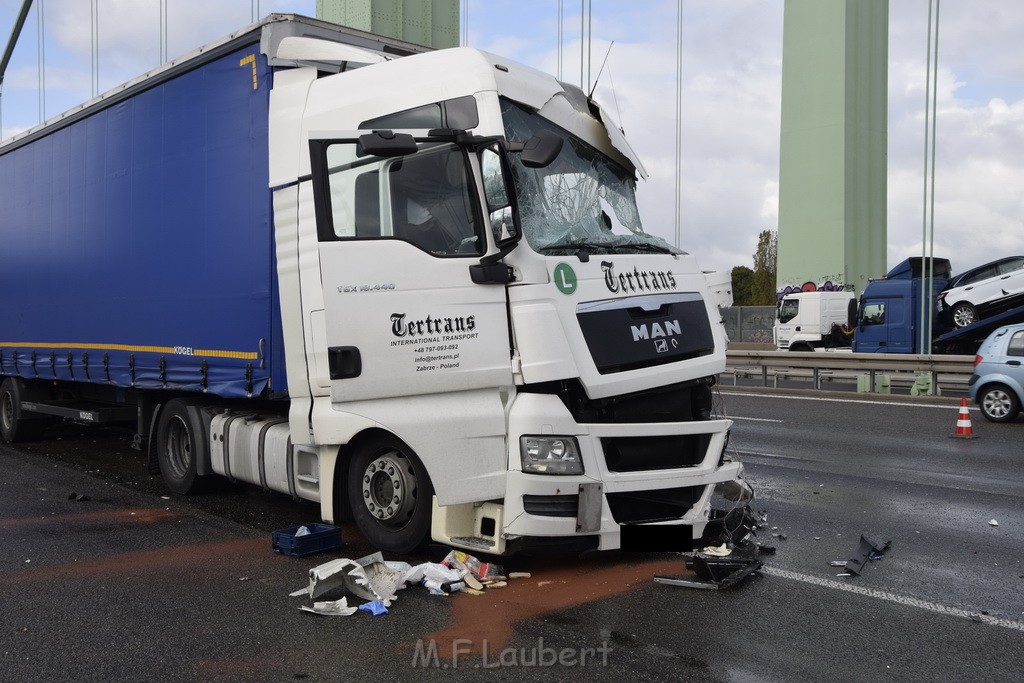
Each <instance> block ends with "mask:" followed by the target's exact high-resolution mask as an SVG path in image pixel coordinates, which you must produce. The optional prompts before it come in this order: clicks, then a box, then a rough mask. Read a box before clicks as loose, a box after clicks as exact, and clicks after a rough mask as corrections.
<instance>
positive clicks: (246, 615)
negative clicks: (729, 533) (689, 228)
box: [0, 389, 1024, 681]
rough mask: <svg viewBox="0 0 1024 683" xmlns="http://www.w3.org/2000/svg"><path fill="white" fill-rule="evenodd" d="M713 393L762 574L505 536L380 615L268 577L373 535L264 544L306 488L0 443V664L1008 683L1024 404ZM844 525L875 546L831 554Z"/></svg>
mask: <svg viewBox="0 0 1024 683" xmlns="http://www.w3.org/2000/svg"><path fill="white" fill-rule="evenodd" d="M722 399H723V401H724V403H723V409H724V410H725V411H726V412H727V413H728V414H729V415H730V416H731V417H733V418H734V419H735V420H736V423H735V426H734V429H733V434H732V440H731V448H732V449H733V450H734V451H735V453H736V454H737V455H738V456H739V457H741V458H742V459H743V460H744V462H745V463H746V464H747V468H748V477H749V479H750V480H751V482H752V484H753V486H754V487H755V489H756V491H757V494H758V498H757V500H756V501H755V503H754V507H755V508H756V509H758V510H762V511H764V512H765V513H766V515H767V519H768V522H767V524H768V526H767V527H766V528H765V529H763V530H762V531H761V532H760V539H761V540H762V541H763V542H765V543H771V544H773V545H775V546H776V547H777V553H776V554H775V555H773V556H770V557H768V558H766V559H767V562H766V566H765V568H764V571H763V575H762V576H760V577H754V578H752V579H751V580H749V581H747V582H745V583H743V584H741V585H739V586H737V587H735V588H732V589H729V590H725V591H699V590H693V589H687V588H676V587H670V586H663V585H657V584H655V583H653V582H652V580H651V579H652V577H653V575H654V574H656V573H679V572H680V571H681V569H682V565H681V562H680V560H679V558H678V557H675V556H671V555H656V556H634V555H624V554H618V553H612V554H607V555H602V556H597V557H587V558H582V559H579V558H565V557H563V558H554V559H547V560H530V559H516V558H511V559H508V560H506V561H505V566H506V569H508V570H509V571H516V570H524V571H529V572H531V578H529V579H518V580H514V581H513V582H512V584H511V585H510V586H509V588H507V589H504V590H503V591H493V592H491V593H488V594H487V595H484V596H470V595H466V594H459V595H455V596H452V597H448V598H443V597H434V596H430V595H428V594H427V593H426V592H425V591H423V590H421V589H418V588H409V589H406V590H405V591H402V592H400V593H399V599H398V601H397V602H396V603H395V604H394V605H393V606H392V609H391V611H390V613H389V614H387V615H384V616H378V617H372V616H370V615H369V614H366V613H358V614H356V615H353V616H351V617H337V618H324V617H317V616H314V615H310V614H307V613H304V612H301V611H300V610H299V609H298V607H299V605H302V604H307V603H308V600H304V599H303V598H291V597H289V596H288V594H289V593H290V592H291V591H292V590H295V589H297V588H301V587H302V586H303V585H304V584H305V583H306V578H305V576H306V572H307V570H308V569H309V568H310V567H312V566H315V565H316V564H319V563H320V562H324V561H327V560H329V559H332V558H334V557H338V556H341V555H345V556H350V557H359V556H361V555H363V554H366V553H368V552H370V551H371V550H372V549H371V548H368V547H367V546H366V544H365V543H364V542H363V541H362V539H360V538H359V537H358V534H357V533H356V532H355V530H354V529H352V528H350V526H347V525H346V526H345V527H344V529H343V535H344V537H345V539H346V542H347V546H346V547H345V548H344V550H343V552H341V553H331V554H323V555H317V556H313V557H310V558H289V557H284V556H281V555H277V554H275V553H273V552H271V551H270V534H271V532H272V531H273V530H275V529H281V528H285V527H289V526H295V525H297V524H299V523H302V522H307V521H315V520H316V507H315V506H310V505H308V504H306V505H303V504H297V503H294V502H292V501H290V500H289V499H287V498H286V497H284V496H280V495H271V494H264V493H262V492H260V491H257V490H255V489H253V488H251V487H227V488H226V489H225V490H224V491H221V492H218V493H215V494H212V495H206V496H199V497H173V498H171V497H167V498H165V497H164V496H166V494H165V493H164V491H163V489H162V487H161V485H160V482H159V480H158V479H153V478H151V477H149V475H148V474H147V473H146V470H145V464H144V462H143V460H142V458H141V457H140V455H139V454H138V453H136V452H134V451H131V450H130V449H129V448H128V447H127V444H128V443H129V439H128V437H127V436H126V435H123V434H118V433H114V432H99V431H91V430H85V429H84V428H78V427H74V426H68V427H65V428H64V429H63V430H62V432H60V433H59V434H58V435H56V436H54V437H52V438H50V439H49V440H47V441H42V442H37V443H34V444H26V445H24V446H20V447H18V448H17V449H13V448H10V447H3V446H0V539H2V541H3V542H2V545H0V600H2V601H3V609H2V610H0V680H4V681H8V680H9V681H37V680H38V681H44V680H45V681H52V680H75V681H92V680H104V681H111V680H132V681H136V680H161V681H175V680H260V681H262V680H268V681H280V680H344V679H349V678H353V677H355V676H357V675H358V676H361V677H366V676H372V677H374V678H380V679H392V680H393V679H399V680H406V679H420V678H424V679H449V678H458V679H469V680H476V679H480V678H483V677H485V676H486V677H487V678H496V679H499V680H538V679H539V680H567V679H573V680H584V679H586V680H612V679H620V680H652V681H653V680H659V681H660V680H695V681H705V680H708V681H805V680H829V679H835V680H843V681H861V680H863V681H877V680H880V679H881V680H900V681H904V680H920V681H932V680H956V679H965V680H986V681H1001V680H1005V681H1012V680H1020V673H1019V668H1020V661H1022V658H1024V550H1022V548H1024V543H1022V541H1024V474H1022V471H1024V467H1022V465H1021V458H1022V457H1024V448H1021V443H1022V438H1021V437H1022V436H1024V421H1022V420H1018V422H1017V423H1016V424H1010V425H993V424H990V423H987V422H984V421H983V420H981V419H980V417H979V416H978V414H977V413H976V412H974V413H972V417H973V426H974V430H975V432H976V433H977V434H978V435H979V438H978V439H975V440H971V441H962V440H954V439H950V438H949V437H948V435H949V434H950V433H952V432H953V431H954V427H955V423H956V416H957V407H956V404H955V403H954V402H950V401H944V402H939V403H938V404H937V405H932V406H929V405H922V404H923V403H924V402H922V401H920V400H915V401H913V402H912V403H911V404H908V403H906V402H901V401H898V400H892V401H883V402H875V401H863V402H861V399H859V398H858V397H855V396H839V395H831V396H829V395H818V396H815V397H813V398H812V397H808V396H794V395H789V394H787V395H782V394H768V395H766V394H763V393H756V394H752V393H745V392H738V391H733V390H730V389H725V390H724V391H723V396H722ZM58 436H59V439H58V438H57V437H58ZM72 493H75V494H78V495H76V496H75V497H79V496H81V495H85V496H87V498H88V499H83V500H75V499H74V498H75V497H72V498H69V496H70V494H72ZM993 519H994V520H996V521H997V522H998V524H999V526H991V525H990V524H989V521H990V520H993ZM772 527H775V528H774V529H773V528H772ZM862 533H863V534H868V535H869V536H871V537H872V538H875V539H887V540H891V541H892V546H891V548H890V550H889V551H888V552H887V553H886V554H885V555H884V559H881V560H879V561H876V562H872V563H869V564H868V566H867V567H866V568H865V570H864V572H863V574H862V575H861V576H859V577H839V576H836V574H837V573H840V571H841V570H839V569H835V568H832V567H830V566H829V565H828V561H829V560H840V559H848V558H849V557H850V556H851V554H852V553H853V551H854V550H855V549H856V547H857V544H858V541H859V539H860V535H861V534H862ZM773 534H779V535H780V537H775V536H773ZM781 536H785V538H781ZM436 552H441V551H436ZM436 552H435V554H436ZM406 559H409V560H410V561H413V562H417V561H421V560H425V559H430V554H426V555H423V556H420V557H416V558H406ZM432 559H438V558H437V557H436V556H435V557H433V558H432ZM559 658H561V662H559V661H558V659H559ZM581 660H582V661H581Z"/></svg>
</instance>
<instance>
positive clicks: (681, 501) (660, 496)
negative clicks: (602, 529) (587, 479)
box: [605, 486, 705, 524]
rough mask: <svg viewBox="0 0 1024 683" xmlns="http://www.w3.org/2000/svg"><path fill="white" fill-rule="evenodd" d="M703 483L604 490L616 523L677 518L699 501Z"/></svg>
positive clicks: (702, 492)
mask: <svg viewBox="0 0 1024 683" xmlns="http://www.w3.org/2000/svg"><path fill="white" fill-rule="evenodd" d="M704 488H705V487H704V486H683V487H681V488H675V489H661V490H656V491H628V492H623V493H606V494H605V496H606V497H607V499H608V509H609V510H610V511H611V513H612V517H614V518H615V522H616V523H617V524H630V523H633V522H655V521H658V520H665V519H679V518H680V517H682V516H683V515H685V514H686V513H687V512H689V511H690V508H692V507H693V504H694V503H696V502H697V501H698V500H700V497H701V496H702V495H703V494H704Z"/></svg>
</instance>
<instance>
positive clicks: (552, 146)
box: [509, 130, 565, 168]
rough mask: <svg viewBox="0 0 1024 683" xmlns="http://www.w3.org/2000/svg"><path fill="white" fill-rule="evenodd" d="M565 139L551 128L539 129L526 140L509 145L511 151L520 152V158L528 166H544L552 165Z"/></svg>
mask: <svg viewBox="0 0 1024 683" xmlns="http://www.w3.org/2000/svg"><path fill="white" fill-rule="evenodd" d="M564 142H565V140H564V139H563V138H562V136H561V135H558V134H557V133H554V132H552V131H550V130H542V131H538V132H537V134H536V135H534V136H533V137H532V138H530V139H529V140H527V141H526V142H514V143H512V144H511V145H509V151H510V152H520V156H519V160H520V161H521V162H522V164H523V166H526V167H527V168H544V167H546V166H550V165H551V162H552V161H554V160H555V159H556V158H557V157H558V154H559V152H561V151H562V144H563V143H564Z"/></svg>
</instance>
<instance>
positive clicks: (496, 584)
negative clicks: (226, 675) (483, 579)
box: [487, 581, 508, 588]
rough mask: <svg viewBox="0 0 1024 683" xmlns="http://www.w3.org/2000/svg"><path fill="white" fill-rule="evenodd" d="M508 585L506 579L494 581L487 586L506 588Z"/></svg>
mask: <svg viewBox="0 0 1024 683" xmlns="http://www.w3.org/2000/svg"><path fill="white" fill-rule="evenodd" d="M507 585H508V583H507V582H505V581H494V582H492V583H489V584H487V587H488V588H504V587H506V586H507Z"/></svg>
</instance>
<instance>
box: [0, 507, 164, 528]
mask: <svg viewBox="0 0 1024 683" xmlns="http://www.w3.org/2000/svg"><path fill="white" fill-rule="evenodd" d="M174 516H175V515H174V514H173V513H171V512H168V511H167V510H157V509H154V508H136V509H131V510H96V511H92V512H81V513H72V514H66V515H46V516H45V517H20V518H17V519H0V529H29V528H32V527H41V526H54V525H57V526H64V525H67V524H97V523H104V522H114V523H125V524H153V523H155V522H162V521H164V520H166V519H169V518H170V517H174Z"/></svg>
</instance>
